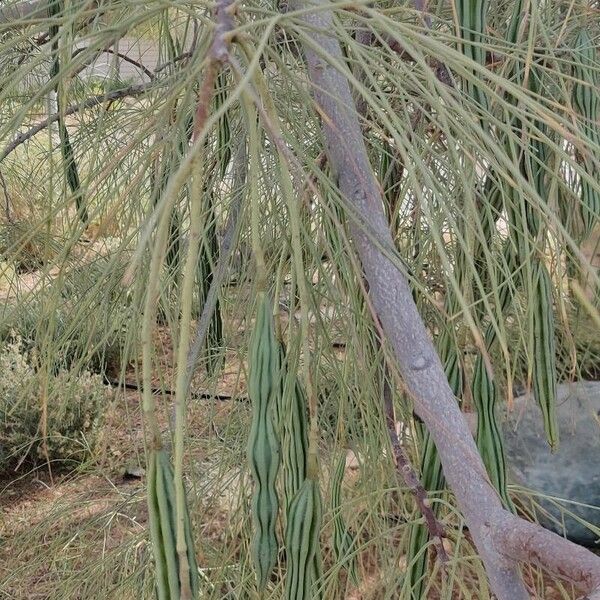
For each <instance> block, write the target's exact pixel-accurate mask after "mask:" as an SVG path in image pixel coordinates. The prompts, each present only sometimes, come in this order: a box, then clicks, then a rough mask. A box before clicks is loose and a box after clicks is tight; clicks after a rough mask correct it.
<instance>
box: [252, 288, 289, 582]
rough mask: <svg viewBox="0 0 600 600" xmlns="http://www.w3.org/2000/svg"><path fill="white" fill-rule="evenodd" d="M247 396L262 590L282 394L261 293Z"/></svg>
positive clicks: (269, 553)
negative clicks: (250, 423) (277, 403)
mask: <svg viewBox="0 0 600 600" xmlns="http://www.w3.org/2000/svg"><path fill="white" fill-rule="evenodd" d="M248 362H249V365H248V366H249V380H248V394H249V396H250V400H251V401H252V427H251V429H250V436H249V439H248V461H249V463H250V470H251V473H252V477H253V480H254V493H253V497H252V521H253V527H254V539H253V541H252V559H253V561H254V568H255V570H256V579H257V583H258V587H259V589H260V590H264V589H265V587H266V585H267V582H268V580H269V575H270V574H271V571H272V570H273V568H274V567H275V564H276V563H277V552H278V543H277V536H276V532H275V529H276V524H277V516H278V511H279V499H278V497H277V488H276V484H277V472H278V470H279V463H280V452H279V440H278V436H277V432H276V429H275V423H274V419H275V406H274V405H275V403H276V402H277V398H276V397H277V395H279V393H280V390H281V385H280V377H281V366H280V365H281V354H280V348H279V344H278V342H277V340H276V338H275V333H274V324H273V314H272V306H271V301H270V298H269V297H268V295H267V294H266V293H265V292H264V291H261V292H259V294H258V310H257V315H256V322H255V325H254V331H253V333H252V338H251V340H250V354H249V357H248Z"/></svg>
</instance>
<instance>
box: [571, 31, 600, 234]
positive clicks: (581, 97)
mask: <svg viewBox="0 0 600 600" xmlns="http://www.w3.org/2000/svg"><path fill="white" fill-rule="evenodd" d="M575 56H576V59H577V63H576V65H575V73H574V76H575V79H576V82H575V85H574V87H573V105H574V107H575V109H576V110H577V112H578V113H579V115H580V117H581V129H582V132H583V134H584V139H585V138H587V139H588V140H589V142H590V146H592V148H593V149H591V150H588V152H589V153H590V156H585V155H584V156H582V157H581V159H582V163H583V167H584V170H585V172H586V174H587V175H588V176H589V178H590V179H591V181H595V182H596V184H597V183H598V179H599V176H600V168H599V167H598V161H600V151H599V150H598V148H599V147H600V92H599V91H598V83H599V81H598V80H599V77H598V67H597V65H598V62H597V57H596V48H595V46H594V43H593V42H592V39H591V38H590V35H589V33H588V32H587V30H585V29H582V30H581V31H580V32H579V35H578V36H577V40H576V42H575ZM591 181H589V180H586V179H583V178H582V181H581V218H582V220H583V226H584V230H585V234H589V233H590V232H591V231H592V229H593V228H594V226H595V225H596V224H597V223H598V219H600V190H598V188H597V185H596V187H595V186H594V185H593V184H592V183H591Z"/></svg>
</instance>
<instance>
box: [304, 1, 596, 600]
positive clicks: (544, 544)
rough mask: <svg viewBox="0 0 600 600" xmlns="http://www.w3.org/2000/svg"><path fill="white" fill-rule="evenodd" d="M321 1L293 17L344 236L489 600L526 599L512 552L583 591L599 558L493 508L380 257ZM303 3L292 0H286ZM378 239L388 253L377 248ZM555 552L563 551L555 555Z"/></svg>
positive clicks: (369, 187)
mask: <svg viewBox="0 0 600 600" xmlns="http://www.w3.org/2000/svg"><path fill="white" fill-rule="evenodd" d="M328 4H329V0H317V1H315V2H313V3H312V4H311V5H312V6H314V7H316V8H319V9H320V10H318V11H315V12H312V13H303V14H302V17H301V19H302V20H303V21H304V22H305V23H306V25H308V26H309V27H310V29H311V31H310V34H309V35H310V36H311V38H312V41H313V43H314V44H315V45H316V47H318V48H320V50H321V52H322V53H323V56H325V55H326V56H328V57H330V60H331V62H329V61H328V60H325V59H324V58H322V57H321V56H320V55H318V54H317V53H316V52H315V51H314V50H312V49H311V46H309V45H308V44H306V45H305V47H304V52H305V57H306V62H307V65H308V70H309V76H310V80H311V83H312V86H313V89H314V98H315V102H316V104H317V105H318V107H319V113H320V114H321V115H322V131H323V137H324V141H325V144H326V150H327V154H328V159H329V163H330V165H331V167H332V169H333V170H334V172H335V173H336V175H337V178H338V184H339V188H340V191H341V192H342V194H343V196H344V198H345V199H346V201H347V203H348V208H349V209H350V210H351V212H353V213H355V214H356V215H357V219H356V221H354V220H353V222H352V224H351V235H352V239H353V242H354V244H355V246H356V250H357V252H358V255H359V257H360V260H361V263H362V267H363V270H364V275H365V277H366V279H367V281H368V283H369V290H370V296H371V301H372V303H373V306H374V308H375V311H376V313H377V316H378V318H379V320H380V322H381V324H382V327H383V330H384V333H385V335H386V336H387V338H388V341H389V342H390V344H391V346H392V347H393V349H394V353H395V356H396V359H397V361H398V367H399V370H400V373H401V375H402V377H403V380H404V383H405V385H406V387H407V389H408V391H409V392H410V394H411V395H412V398H413V400H414V405H415V412H416V413H417V414H418V415H419V417H420V418H421V419H422V420H423V421H424V423H425V424H426V426H427V428H428V429H429V431H430V433H431V435H432V436H433V439H434V441H435V444H436V446H437V449H438V452H439V455H440V458H441V462H442V465H443V468H444V475H445V477H446V480H447V481H448V484H449V486H450V488H451V489H452V490H453V492H454V494H455V496H456V499H457V502H458V504H459V506H460V509H461V511H462V514H463V515H464V518H465V521H466V523H467V525H468V527H469V530H470V532H471V535H472V537H473V540H474V542H475V544H476V546H477V549H478V551H479V555H480V556H481V558H482V560H483V562H484V564H485V568H486V572H487V574H488V577H489V580H490V585H491V587H492V590H493V591H494V593H495V594H496V596H497V598H498V599H499V600H521V599H526V598H528V593H527V591H526V589H525V586H524V584H523V581H522V579H521V575H520V571H519V568H518V564H517V561H519V560H521V561H530V562H534V563H537V564H539V565H542V566H544V567H545V568H548V569H549V570H551V571H552V572H554V573H555V574H556V575H558V576H560V577H563V578H567V579H569V580H570V581H572V582H573V583H574V584H575V585H577V586H578V587H580V588H581V589H582V590H583V591H585V592H587V593H593V592H594V591H595V590H597V589H598V588H600V558H598V557H596V556H594V555H593V554H591V553H590V552H587V551H585V550H583V549H582V548H580V547H578V546H576V545H574V544H572V543H570V542H567V541H565V540H563V539H562V538H560V537H559V536H557V535H555V534H553V533H551V532H549V531H546V530H544V529H542V528H541V527H539V526H536V525H533V524H530V523H527V522H525V521H523V520H521V519H518V518H516V517H514V516H512V515H511V514H510V513H508V512H507V511H505V510H504V509H503V508H502V504H501V502H500V498H499V497H498V495H497V493H496V491H495V489H494V488H493V487H492V485H491V484H490V482H489V479H488V477H487V473H486V471H485V467H484V465H483V462H482V461H481V458H480V456H479V453H478V452H477V447H476V445H475V442H474V441H473V438H472V436H471V433H470V431H469V427H468V425H467V422H466V421H465V419H464V418H463V415H462V413H461V412H460V409H459V407H458V405H457V403H456V401H455V398H454V395H453V393H452V390H451V389H450V386H449V385H448V382H447V380H446V377H445V375H444V370H443V367H442V364H441V362H440V360H439V357H438V355H437V353H436V351H435V348H434V346H433V343H432V341H431V340H430V338H429V335H428V332H427V330H426V329H425V326H424V324H423V321H422V320H421V317H420V315H419V312H418V310H417V307H416V305H415V304H414V302H413V299H412V295H411V291H410V288H409V285H408V283H407V280H406V278H405V276H404V275H403V273H402V272H401V271H400V270H399V268H398V267H397V266H396V264H395V263H394V262H392V260H390V259H389V258H388V256H390V255H394V254H395V252H394V245H393V240H392V237H391V234H390V232H389V229H388V225H387V222H386V219H385V214H384V212H383V204H382V198H381V192H380V190H379V186H378V184H377V181H376V179H375V177H374V174H373V171H372V169H371V165H370V164H369V160H368V157H367V152H366V148H365V144H364V140H363V137H362V134H361V129H360V124H359V121H358V118H357V113H356V109H355V106H354V103H353V99H352V94H351V91H350V87H349V84H348V80H347V78H346V76H345V75H344V74H343V73H341V72H340V71H339V70H338V69H337V68H336V67H334V66H332V64H331V63H333V62H337V63H338V64H340V65H341V64H344V58H343V55H342V51H341V48H340V45H339V42H338V41H337V39H336V38H335V37H333V36H332V35H331V32H333V31H334V25H333V15H332V12H330V11H327V10H323V9H324V7H326V6H327V5H328ZM308 6H309V4H307V3H304V2H302V1H300V2H298V1H297V2H295V3H294V6H293V8H307V7H308ZM367 230H368V231H370V232H371V235H369V234H368V233H367ZM371 236H375V237H376V238H377V241H378V244H375V243H374V242H373V240H372V237H371ZM379 246H383V247H385V248H387V249H388V252H387V253H386V254H384V253H383V252H382V251H381V250H380V249H379ZM534 544H535V545H534ZM565 555H568V556H569V559H567V560H565V558H564V557H565ZM567 570H568V572H567Z"/></svg>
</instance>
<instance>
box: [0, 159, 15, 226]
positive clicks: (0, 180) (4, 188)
mask: <svg viewBox="0 0 600 600" xmlns="http://www.w3.org/2000/svg"><path fill="white" fill-rule="evenodd" d="M0 185H1V186H2V191H3V192H4V198H5V200H6V220H7V221H8V222H9V223H12V222H13V218H12V215H11V214H10V196H9V195H8V186H7V185H6V180H5V179H4V175H2V171H0Z"/></svg>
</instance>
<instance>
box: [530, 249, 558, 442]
mask: <svg viewBox="0 0 600 600" xmlns="http://www.w3.org/2000/svg"><path fill="white" fill-rule="evenodd" d="M534 269H535V271H534V284H535V287H534V290H535V298H532V303H531V307H532V310H533V354H534V356H533V393H534V395H535V398H536V400H537V402H538V404H539V406H540V409H541V410H542V415H543V418H544V431H545V433H546V439H547V440H548V443H549V444H550V448H551V449H552V451H555V450H557V449H558V444H559V432H558V422H557V419H556V379H557V375H556V348H555V341H554V312H553V309H552V282H551V280H550V275H549V274H548V270H547V269H546V267H545V265H544V264H543V263H542V262H541V261H536V262H535V265H534Z"/></svg>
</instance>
